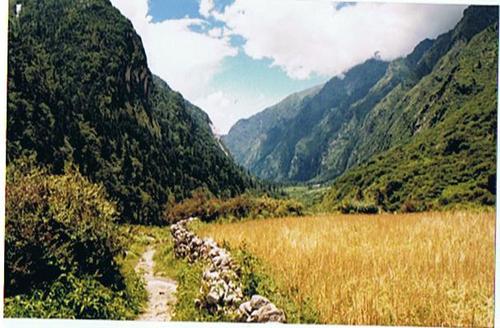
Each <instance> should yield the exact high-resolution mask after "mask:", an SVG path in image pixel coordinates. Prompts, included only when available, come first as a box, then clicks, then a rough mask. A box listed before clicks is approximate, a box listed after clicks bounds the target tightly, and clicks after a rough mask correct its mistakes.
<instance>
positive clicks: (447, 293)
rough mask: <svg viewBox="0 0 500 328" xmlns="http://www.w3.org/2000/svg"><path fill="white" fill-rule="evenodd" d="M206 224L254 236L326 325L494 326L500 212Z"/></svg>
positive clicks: (272, 270)
mask: <svg viewBox="0 0 500 328" xmlns="http://www.w3.org/2000/svg"><path fill="white" fill-rule="evenodd" d="M200 229H201V230H200V231H199V233H200V234H201V235H204V236H211V237H214V238H215V239H216V240H217V241H218V242H220V243H222V242H223V241H224V240H225V241H227V242H228V243H229V244H230V245H231V246H232V247H239V246H241V245H243V244H246V247H247V248H248V249H249V250H250V251H251V252H252V253H253V254H255V255H256V256H257V257H259V258H260V259H261V260H262V261H263V263H264V264H265V267H266V270H268V272H269V274H270V275H271V276H272V277H273V278H274V279H275V280H276V281H277V283H278V284H279V286H280V287H281V288H282V289H283V290H284V291H285V292H287V293H288V294H289V295H294V296H292V297H295V298H296V301H298V302H299V304H300V303H301V300H303V299H307V298H309V299H310V301H311V302H312V304H313V305H314V306H315V307H316V308H317V310H318V312H319V316H320V319H321V321H322V322H324V323H343V324H380V325H424V326H443V325H444V326H482V327H484V326H493V286H494V245H495V244H494V234H495V214H494V213H493V212H454V213H453V212H446V213H440V212H436V213H420V214H401V215H393V214H381V215H376V216H373V215H340V214H339V215H336V214H332V215H320V216H311V217H302V218H300V217H299V218H297V217H295V218H284V219H270V220H254V221H245V222H237V223H221V224H218V223H214V224H207V225H203V226H202V227H201V228H200Z"/></svg>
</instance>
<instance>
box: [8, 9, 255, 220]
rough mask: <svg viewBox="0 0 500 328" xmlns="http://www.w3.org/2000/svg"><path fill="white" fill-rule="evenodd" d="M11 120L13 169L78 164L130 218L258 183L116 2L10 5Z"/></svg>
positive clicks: (153, 215) (155, 216)
mask: <svg viewBox="0 0 500 328" xmlns="http://www.w3.org/2000/svg"><path fill="white" fill-rule="evenodd" d="M16 4H22V10H21V12H20V14H19V16H18V17H16V15H15V9H14V8H15V5H16ZM166 60H168V59H166ZM7 117H8V131H7V141H8V142H7V162H8V164H9V163H11V162H12V161H13V160H14V159H16V158H18V157H21V156H23V157H24V156H28V155H35V156H36V162H37V163H39V164H40V165H43V166H46V167H49V168H50V172H51V173H55V174H58V173H62V172H63V171H64V169H65V167H66V166H68V165H69V164H71V163H72V164H75V165H76V166H77V167H78V168H79V170H80V171H81V173H82V174H83V175H84V176H86V177H89V178H90V179H91V181H92V182H97V183H100V184H103V185H104V187H105V189H106V191H107V192H108V194H109V196H110V197H111V198H112V199H114V200H116V201H117V202H118V210H119V212H120V213H121V216H120V217H121V218H122V220H124V221H129V222H140V223H158V222H159V220H161V214H160V213H161V211H162V210H163V208H164V207H165V206H166V204H167V203H172V202H173V201H179V200H181V199H183V198H185V197H187V196H189V195H190V193H191V191H192V190H193V189H195V188H197V187H206V188H208V189H209V190H210V191H211V192H212V193H214V194H215V195H219V196H224V195H226V196H230V195H236V194H240V193H241V192H243V191H244V190H245V189H246V188H248V187H250V186H251V185H252V184H254V182H253V180H252V179H251V178H250V177H249V176H248V175H246V174H245V173H244V172H243V171H242V170H241V169H240V168H239V167H238V166H237V165H235V164H234V163H233V162H232V159H231V158H230V157H228V156H227V155H226V154H225V153H224V151H223V150H222V149H221V147H220V145H219V143H218V141H217V140H216V139H215V138H214V136H213V135H212V133H211V130H210V126H209V123H210V121H209V119H208V116H207V115H206V114H204V113H203V112H202V111H201V110H200V109H198V108H196V107H195V106H193V105H191V104H190V103H188V102H187V101H186V100H185V99H184V98H183V97H182V96H181V95H180V94H179V93H176V92H175V91H173V90H171V89H170V88H169V87H168V85H167V84H166V83H164V82H163V81H161V80H160V79H159V78H157V77H154V76H153V75H152V74H151V72H150V70H149V68H148V66H147V61H146V56H145V52H144V49H143V47H142V42H141V39H140V37H139V36H138V35H137V34H136V32H135V31H134V29H133V27H132V24H131V23H130V22H129V21H128V20H127V19H126V18H125V17H123V16H122V15H121V14H120V12H119V11H118V10H117V9H116V8H114V7H113V6H112V5H111V4H110V3H109V1H108V0H79V1H71V0H46V1H35V0H18V1H11V2H10V12H9V63H8V113H7Z"/></svg>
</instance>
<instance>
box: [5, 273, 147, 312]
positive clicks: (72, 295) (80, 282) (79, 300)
mask: <svg viewBox="0 0 500 328" xmlns="http://www.w3.org/2000/svg"><path fill="white" fill-rule="evenodd" d="M138 310H139V308H138V307H137V304H136V301H135V299H134V298H133V297H129V295H126V293H125V292H124V291H114V290H112V289H110V288H108V287H106V286H104V285H102V284H101V283H100V282H98V281H97V280H95V279H94V278H93V277H81V278H77V277H75V276H74V275H72V274H68V275H66V274H63V275H61V276H59V277H58V278H57V279H56V280H55V281H54V282H53V283H52V284H47V285H46V286H43V288H42V289H38V290H36V291H33V292H31V293H29V295H17V296H15V297H9V298H6V299H5V316H6V317H9V318H47V319H49V318H64V319H97V318H99V319H132V318H133V317H134V316H135V314H136V312H138Z"/></svg>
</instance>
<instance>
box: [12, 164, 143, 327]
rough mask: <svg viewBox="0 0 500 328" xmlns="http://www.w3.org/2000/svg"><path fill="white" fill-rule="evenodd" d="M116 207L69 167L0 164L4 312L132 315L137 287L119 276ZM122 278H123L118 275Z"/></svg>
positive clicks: (48, 315) (136, 306) (43, 315)
mask: <svg viewBox="0 0 500 328" xmlns="http://www.w3.org/2000/svg"><path fill="white" fill-rule="evenodd" d="M115 208H116V205H115V204H114V203H112V202H109V201H108V200H107V198H106V193H105V191H104V188H103V187H102V186H98V185H95V184H92V183H90V182H89V181H88V180H87V179H86V178H85V177H83V176H82V175H81V174H80V173H79V172H78V171H77V170H76V169H74V168H72V167H67V168H66V173H64V174H63V175H50V174H49V173H47V170H45V169H42V168H38V167H36V166H35V165H33V163H32V161H31V160H29V159H28V160H27V159H24V160H18V161H16V162H14V163H12V164H11V165H9V166H8V167H7V183H6V208H5V210H6V215H5V216H6V221H5V224H6V227H5V249H6V252H5V296H6V299H5V315H6V316H7V317H35V318H77V319H85V318H89V319H90V318H101V319H131V318H133V317H134V316H135V315H136V314H137V313H138V311H139V310H140V308H141V304H142V302H143V300H144V290H143V286H142V283H141V281H140V280H139V278H138V277H137V276H135V275H134V274H130V272H129V273H128V274H127V275H126V276H125V275H124V273H125V272H124V271H122V270H121V266H120V264H119V259H120V258H122V257H123V256H124V240H123V235H121V234H120V233H119V232H118V229H117V227H116V225H115V221H116V219H117V212H116V209H115ZM124 277H126V278H124Z"/></svg>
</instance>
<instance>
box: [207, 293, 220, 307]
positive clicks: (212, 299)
mask: <svg viewBox="0 0 500 328" xmlns="http://www.w3.org/2000/svg"><path fill="white" fill-rule="evenodd" d="M205 300H206V301H207V304H209V305H215V304H217V303H219V300H220V297H219V294H218V293H217V292H216V291H215V290H211V291H210V292H209V293H208V294H207V296H206V297H205Z"/></svg>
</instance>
